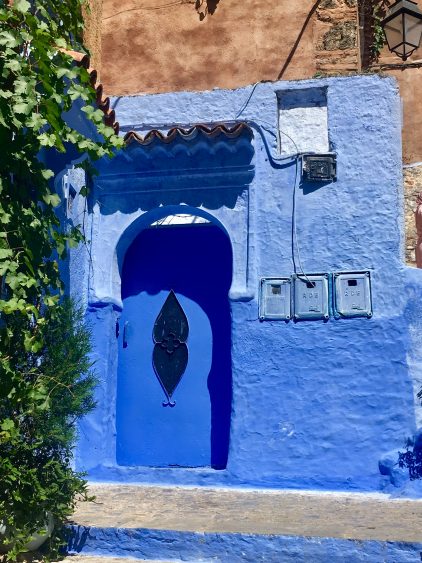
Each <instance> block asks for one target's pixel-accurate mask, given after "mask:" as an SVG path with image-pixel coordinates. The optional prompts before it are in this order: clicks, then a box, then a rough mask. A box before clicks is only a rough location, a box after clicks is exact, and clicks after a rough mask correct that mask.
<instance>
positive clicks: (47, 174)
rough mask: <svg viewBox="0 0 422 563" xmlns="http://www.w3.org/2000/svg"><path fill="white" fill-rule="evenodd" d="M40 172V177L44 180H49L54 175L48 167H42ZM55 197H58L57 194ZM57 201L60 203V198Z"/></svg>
mask: <svg viewBox="0 0 422 563" xmlns="http://www.w3.org/2000/svg"><path fill="white" fill-rule="evenodd" d="M41 174H42V177H43V178H44V179H45V180H49V179H50V178H52V177H53V176H54V172H53V171H52V170H49V169H48V168H44V169H43V170H41ZM55 195H56V194H55ZM57 197H59V196H57ZM59 203H60V198H59ZM56 205H58V203H57V204H56ZM53 207H56V206H55V205H53Z"/></svg>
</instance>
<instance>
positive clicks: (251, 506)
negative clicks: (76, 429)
mask: <svg viewBox="0 0 422 563" xmlns="http://www.w3.org/2000/svg"><path fill="white" fill-rule="evenodd" d="M90 493H92V494H94V495H95V496H96V501H95V502H94V503H83V504H80V505H79V506H78V508H77V510H76V512H75V515H74V525H73V539H72V541H71V544H70V548H71V550H72V551H74V552H80V553H86V554H98V555H106V556H110V555H114V556H129V557H135V558H140V559H142V558H143V559H147V560H148V559H154V558H156V559H165V560H170V561H178V560H179V561H180V560H183V561H214V562H215V561H227V562H230V563H234V562H237V561H251V562H252V561H253V562H254V563H255V562H256V561H274V562H277V563H279V562H284V561H286V562H290V561H292V562H293V561H294V562H295V563H299V562H302V561H303V562H308V561H309V562H312V563H314V562H315V563H317V562H318V561H321V563H327V561H328V560H329V561H330V563H332V562H335V561H337V560H338V561H339V562H341V563H345V562H348V561H350V562H351V563H352V562H354V561H362V560H365V561H374V563H380V562H381V561H391V562H392V563H401V562H402V561H403V562H407V561H415V560H419V554H420V553H421V552H422V500H410V499H391V498H389V497H388V496H387V495H382V494H360V493H338V492H332V493H327V492H315V491H287V490H268V489H227V488H205V487H204V488H194V487H159V486H145V485H139V486H137V485H115V484H107V485H106V484H91V486H90ZM368 553H372V555H371V556H368ZM348 554H349V555H350V558H349V559H348V558H347V557H349V555H348ZM415 554H416V555H417V559H415ZM363 556H365V559H362V557H363ZM280 557H282V559H280ZM303 557H305V558H303ZM336 557H337V558H338V559H336ZM408 557H411V559H408ZM321 558H322V559H321ZM324 558H325V559H324ZM327 558H329V559H327ZM72 561H73V559H72ZM92 563H94V562H92Z"/></svg>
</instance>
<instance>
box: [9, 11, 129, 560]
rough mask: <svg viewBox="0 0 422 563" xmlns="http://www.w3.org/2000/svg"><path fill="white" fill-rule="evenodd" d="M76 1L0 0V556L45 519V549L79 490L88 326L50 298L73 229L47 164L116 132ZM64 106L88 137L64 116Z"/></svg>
mask: <svg viewBox="0 0 422 563" xmlns="http://www.w3.org/2000/svg"><path fill="white" fill-rule="evenodd" d="M82 8H83V0H66V2H62V1H61V0H37V1H36V2H34V1H32V2H29V1H27V0H14V1H13V2H9V1H5V0H0V149H1V150H0V534H2V533H3V535H4V534H5V537H4V538H3V544H4V543H7V544H8V546H9V548H10V549H9V554H8V557H9V558H14V557H16V556H17V554H18V553H19V552H20V551H22V550H23V549H24V546H25V544H26V542H27V541H28V539H29V538H30V537H31V536H32V534H33V533H35V532H36V531H39V530H43V529H44V528H45V523H46V520H48V518H51V517H52V518H53V519H54V521H55V523H56V532H55V533H54V534H53V539H52V542H51V545H52V546H53V547H54V546H55V547H57V545H58V543H57V537H58V536H57V534H58V530H59V527H60V523H61V522H63V520H64V519H65V518H66V517H67V516H68V515H69V514H70V512H71V510H72V507H73V505H74V502H75V498H76V496H77V494H82V495H84V496H86V487H85V483H84V481H83V479H82V478H81V476H80V475H78V474H77V473H75V472H74V471H73V470H72V468H71V448H72V443H73V440H74V424H75V421H76V420H77V419H78V418H79V417H80V416H82V415H83V414H84V413H85V412H87V411H88V410H89V409H90V408H92V406H93V401H92V390H93V385H94V377H93V375H92V373H91V369H90V365H89V361H88V353H89V347H90V346H89V333H88V332H87V329H86V328H85V327H84V325H83V320H82V318H81V314H80V312H78V309H77V307H75V306H74V305H73V304H72V303H71V302H67V301H64V300H63V298H62V295H63V290H64V288H63V284H62V281H61V278H60V272H59V264H60V261H61V260H63V259H65V258H66V255H67V252H68V249H69V248H70V247H72V246H76V245H78V244H79V243H81V242H82V239H83V236H82V234H81V232H80V230H79V228H78V226H77V225H73V226H71V225H68V226H63V223H64V222H63V221H60V220H59V218H58V217H59V215H58V213H57V210H58V209H60V205H61V198H60V195H59V194H58V193H56V192H55V190H54V171H53V170H52V169H51V168H50V167H49V166H48V165H47V162H51V161H52V160H54V159H52V158H51V155H54V153H57V154H58V153H63V154H66V153H69V152H70V151H72V155H73V158H74V155H75V154H79V155H81V156H82V155H83V154H86V155H87V157H88V158H87V160H86V161H85V162H91V161H93V160H96V159H98V158H100V157H102V156H104V155H112V153H113V149H114V148H115V147H119V146H120V145H121V140H120V139H119V138H118V137H117V136H116V135H115V132H114V130H113V129H112V128H111V127H107V126H106V125H105V124H104V122H103V117H104V114H103V112H102V111H101V110H100V109H96V106H95V91H94V89H93V88H92V86H91V84H90V75H89V73H88V71H87V70H86V69H85V68H84V67H83V66H78V65H77V64H75V63H74V60H73V58H72V56H71V55H70V54H69V52H70V51H71V50H78V51H81V49H82V47H81V36H82V28H83V18H82ZM75 104H77V106H78V108H79V111H81V112H83V114H85V116H86V119H87V121H88V122H89V121H91V122H92V128H91V129H92V135H91V137H89V136H86V135H84V134H83V133H81V132H80V131H78V130H76V129H75V128H73V127H71V126H70V125H69V124H68V123H67V122H66V113H67V112H68V111H69V110H71V108H72V107H74V106H75ZM47 514H48V515H49V516H46V515H47ZM1 542H2V536H1V535H0V543H1Z"/></svg>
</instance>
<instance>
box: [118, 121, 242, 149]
mask: <svg viewBox="0 0 422 563" xmlns="http://www.w3.org/2000/svg"><path fill="white" fill-rule="evenodd" d="M245 130H246V131H251V128H250V127H249V125H247V123H245V122H239V123H235V124H234V125H233V126H229V125H227V124H226V123H218V124H216V125H212V126H208V125H204V124H203V123H198V124H196V125H192V127H189V128H188V129H184V128H182V127H172V128H171V129H169V130H168V131H167V132H166V133H163V132H162V131H159V130H158V129H151V131H148V133H146V135H145V136H144V137H141V136H140V135H139V134H138V133H136V132H135V131H129V132H128V133H126V135H125V136H124V141H125V143H126V144H127V145H129V144H130V143H134V142H136V143H139V144H140V145H149V144H150V143H152V142H153V141H154V140H159V141H162V142H163V143H171V142H172V141H174V140H175V139H176V138H177V137H181V138H182V139H186V140H188V139H189V138H190V137H192V136H193V135H194V134H196V133H202V134H204V135H205V136H206V137H210V138H214V137H217V136H218V135H225V136H226V137H228V138H230V139H233V138H235V137H239V135H240V134H241V133H243V131H245Z"/></svg>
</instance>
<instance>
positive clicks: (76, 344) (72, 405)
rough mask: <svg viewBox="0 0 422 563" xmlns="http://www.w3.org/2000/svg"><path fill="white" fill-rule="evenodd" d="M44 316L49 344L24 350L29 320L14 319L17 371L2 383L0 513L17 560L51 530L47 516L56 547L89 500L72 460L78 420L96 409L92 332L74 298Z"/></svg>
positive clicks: (10, 323) (12, 352) (14, 366)
mask: <svg viewBox="0 0 422 563" xmlns="http://www.w3.org/2000/svg"><path fill="white" fill-rule="evenodd" d="M44 318H45V322H44V323H43V324H42V328H41V329H40V330H41V331H42V336H43V341H44V344H43V347H42V348H41V349H40V350H39V351H37V352H31V351H28V352H25V353H22V349H23V346H22V342H20V341H19V340H20V337H21V334H22V326H20V325H21V324H22V323H23V322H25V321H23V320H22V317H18V316H15V317H13V318H11V319H9V320H8V329H7V330H8V332H9V349H10V371H9V373H8V378H7V380H6V381H3V382H2V385H1V388H0V419H1V420H2V423H1V426H0V483H1V487H0V514H1V520H2V521H3V523H4V524H5V525H6V527H7V530H8V533H7V540H8V541H10V542H11V543H13V545H14V547H13V549H12V550H11V551H10V553H9V557H10V558H14V557H15V556H16V555H17V554H18V553H19V552H20V551H21V550H22V549H23V547H24V545H25V543H26V542H27V541H28V539H29V537H30V536H31V535H32V534H33V533H34V532H39V531H40V530H43V529H44V528H45V523H46V514H47V513H50V514H51V515H52V516H53V519H54V522H55V524H56V526H55V531H54V532H53V535H52V537H51V538H50V540H49V548H50V551H52V552H53V553H54V552H57V547H58V546H59V543H60V528H61V526H60V525H61V524H62V523H63V522H64V521H65V519H66V518H67V517H68V516H69V515H70V514H71V513H72V511H73V509H74V504H75V501H76V499H77V498H78V496H80V497H82V498H85V499H86V498H87V489H86V483H85V481H84V480H83V478H82V475H81V474H79V473H77V472H75V471H74V470H73V469H72V467H71V461H72V445H73V443H74V439H75V425H76V422H77V420H78V419H79V418H80V417H81V416H83V415H84V414H85V413H87V412H89V411H90V410H91V409H92V408H93V406H94V402H93V389H94V386H95V376H94V374H93V371H92V367H91V363H90V360H89V352H90V332H89V330H88V329H87V327H86V326H85V324H84V322H83V315H82V312H81V310H79V309H77V308H76V307H75V305H74V304H73V303H72V301H70V300H65V301H64V302H63V303H62V304H60V305H57V306H56V307H54V308H50V309H49V310H48V311H47V312H46V316H45V317H44ZM32 329H33V327H32ZM26 330H31V327H26ZM28 389H30V390H31V391H30V392H28Z"/></svg>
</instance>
